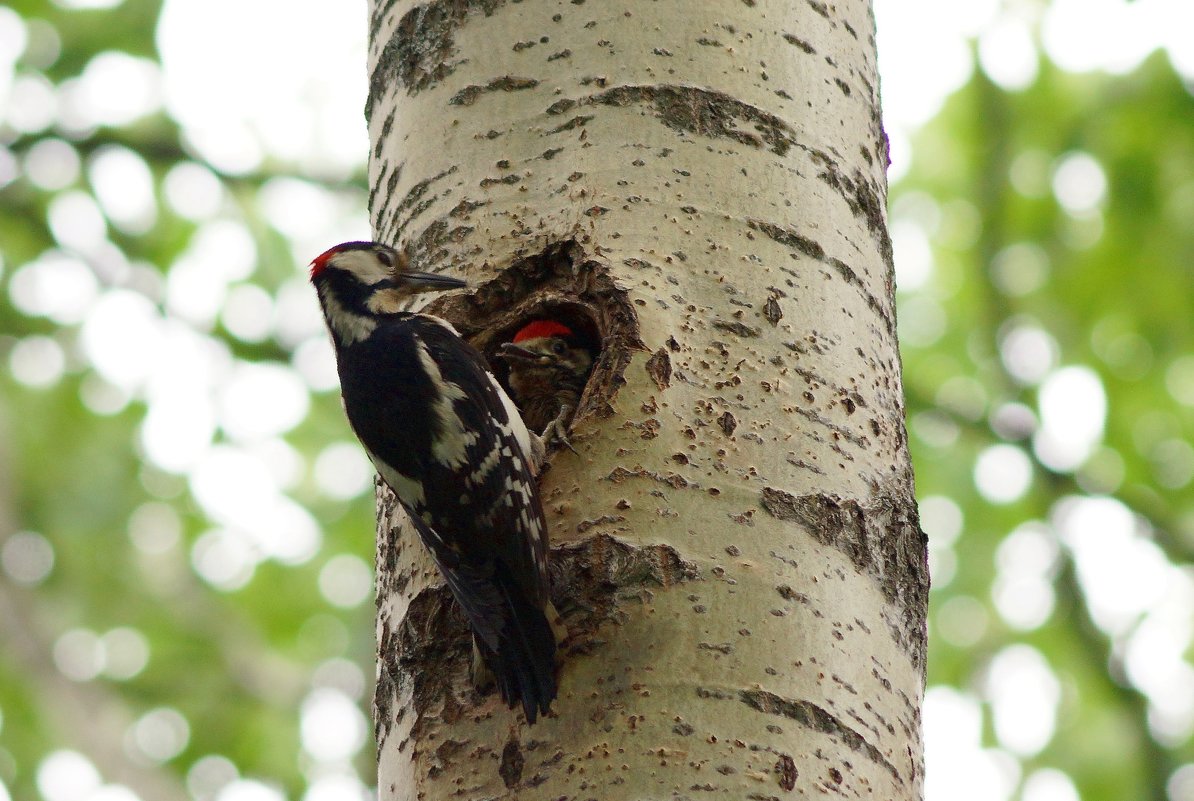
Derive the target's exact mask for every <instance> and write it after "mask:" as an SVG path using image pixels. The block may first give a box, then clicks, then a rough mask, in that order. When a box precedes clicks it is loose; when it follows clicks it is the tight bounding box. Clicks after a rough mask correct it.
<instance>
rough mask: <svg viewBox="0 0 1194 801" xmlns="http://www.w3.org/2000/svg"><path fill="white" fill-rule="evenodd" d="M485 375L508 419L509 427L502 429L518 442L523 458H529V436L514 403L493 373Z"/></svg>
mask: <svg viewBox="0 0 1194 801" xmlns="http://www.w3.org/2000/svg"><path fill="white" fill-rule="evenodd" d="M485 375H486V376H487V377H488V378H489V383H491V384H493V388H494V390H495V391H496V392H497V394H498V397H499V398H501V399H502V405H503V406H505V407H506V417H508V418H509V419H510V425H509V426H508V427H506V426H503V429H504V430H505V431H506V433H507V434H509V435H510V436H512V437H514V439H515V441H517V442H518V447H520V448H522V455H523V458H524V459H525V458H527V457H529V456H530V454H531V434H530V432H529V431H527V426H526V423H524V422H523V421H522V415H521V414H519V412H518V407H517V406H515V405H514V401H512V400H510V396H509V395H507V394H506V390H504V389H502V385H501V384H499V383H498V382H497V379H496V378H494V377H493V373H490V372H488V371H487V372H486V373H485Z"/></svg>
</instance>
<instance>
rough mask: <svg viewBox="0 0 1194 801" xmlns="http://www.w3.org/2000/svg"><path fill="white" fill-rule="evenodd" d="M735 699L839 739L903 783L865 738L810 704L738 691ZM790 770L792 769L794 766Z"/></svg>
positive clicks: (897, 772) (881, 753) (893, 768)
mask: <svg viewBox="0 0 1194 801" xmlns="http://www.w3.org/2000/svg"><path fill="white" fill-rule="evenodd" d="M738 700H740V701H741V702H742V703H744V704H746V705H747V706H749V707H751V708H752V709H757V710H758V711H760V712H765V713H766V714H768V715H782V716H783V717H785V718H788V719H789V720H794V721H796V722H797V723H799V724H801V725H802V726H804V727H805V728H808V729H812V730H813V731H819V732H822V733H824V734H828V735H829V736H830V737H835V738H837V739H839V740H841V741H842V742H844V743H845V744H846V745H847V746H849V748H850V750H852V751H855V752H857V753H860V754H862V755H863V756H865V757H866V758H867V759H869V760H871V761H872V762H874V763H875V764H876V765H878V766H879V767H881V768H883V769H884V770H886V771H887V772H888V773H890V774H891V777H892V778H893V779H895V780H896V782H898V783H899V784H900V785H901V786H902V785H903V784H904V777H903V776H901V775H900V772H899V771H898V770H896V767H895V765H893V764H891V763H890V762H888V761H887V759H886V758H884V756H883V752H882V751H880V750H879V749H878V748H876V747H875V746H873V745H871V744H870V743H869V742H867V739H866V738H865V737H863V736H862V735H861V734H859V733H858V732H856V731H855V730H854V729H852V728H850V727H849V726H847V725H846V724H845V723H844V722H842V720H841V719H840V718H838V717H837V716H836V715H834V714H832V713H831V712H829V711H828V710H826V709H824V708H822V707H820V706H817V705H816V704H814V703H813V702H812V701H794V700H792V699H790V698H784V697H782V696H779V695H776V694H775V693H770V692H767V691H766V690H741V691H739V693H738ZM793 767H795V766H794V765H793Z"/></svg>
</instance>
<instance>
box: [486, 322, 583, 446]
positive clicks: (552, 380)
mask: <svg viewBox="0 0 1194 801" xmlns="http://www.w3.org/2000/svg"><path fill="white" fill-rule="evenodd" d="M498 356H499V357H500V358H502V359H503V360H505V361H506V362H507V363H508V364H509V366H510V374H509V376H508V378H507V379H506V383H507V384H508V385H509V386H510V391H511V392H512V393H513V394H514V399H515V400H516V401H517V402H518V407H519V408H520V409H521V410H522V417H523V420H525V421H526V424H527V426H528V427H529V428H530V429H531V430H532V431H535V432H539V433H541V434H542V437H543V439H544V440H551V439H555V440H556V441H558V442H561V443H562V444H564V445H566V446H568V447H569V448H571V447H572V446H571V444H570V443H569V442H568V438H567V436H566V433H567V423H568V418H569V416H570V415H571V414H572V412H574V411H575V410H576V407H577V404H579V403H580V396H581V393H582V392H584V388H585V382H586V381H587V380H588V378H589V371H590V370H592V369H593V356H592V354H590V353H589V351H588V350H587V349H586V348H584V347H582V346H581V345H580V343H579V341H578V339H577V337H576V335H575V334H574V333H573V331H572V329H571V328H569V327H568V326H566V325H564V324H563V323H560V322H556V321H555V320H534V321H533V322H530V323H527V324H526V325H525V326H523V327H522V328H521V329H519V331H518V333H517V334H515V335H514V340H513V341H512V342H507V343H505V344H503V345H502V346H501V348H500V350H499V352H498Z"/></svg>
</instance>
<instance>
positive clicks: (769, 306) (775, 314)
mask: <svg viewBox="0 0 1194 801" xmlns="http://www.w3.org/2000/svg"><path fill="white" fill-rule="evenodd" d="M763 316H764V317H766V318H767V322H769V323H771V325H772V326H777V325H779V321H780V320H782V319H783V316H784V310H783V309H781V308H780V306H779V300H778V299H777V298H776V296H775V295H771V296H770V297H769V298H767V302H766V303H764V304H763Z"/></svg>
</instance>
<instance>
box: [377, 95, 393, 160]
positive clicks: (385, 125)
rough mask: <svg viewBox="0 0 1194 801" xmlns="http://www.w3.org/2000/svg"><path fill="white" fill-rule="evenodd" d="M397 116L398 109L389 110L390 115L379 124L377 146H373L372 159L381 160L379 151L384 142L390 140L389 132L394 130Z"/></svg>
mask: <svg viewBox="0 0 1194 801" xmlns="http://www.w3.org/2000/svg"><path fill="white" fill-rule="evenodd" d="M396 116H398V107H397V106H395V107H394V108H392V109H390V113H389V114H387V115H386V118H385V120H383V121H382V123H381V135H380V136H378V137H377V144H376V145H374V146H373V158H375V159H376V158H381V150H382V148H383V147H385V144H386V140H387V139H389V138H390V131H392V130H393V129H394V118H395V117H396Z"/></svg>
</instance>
